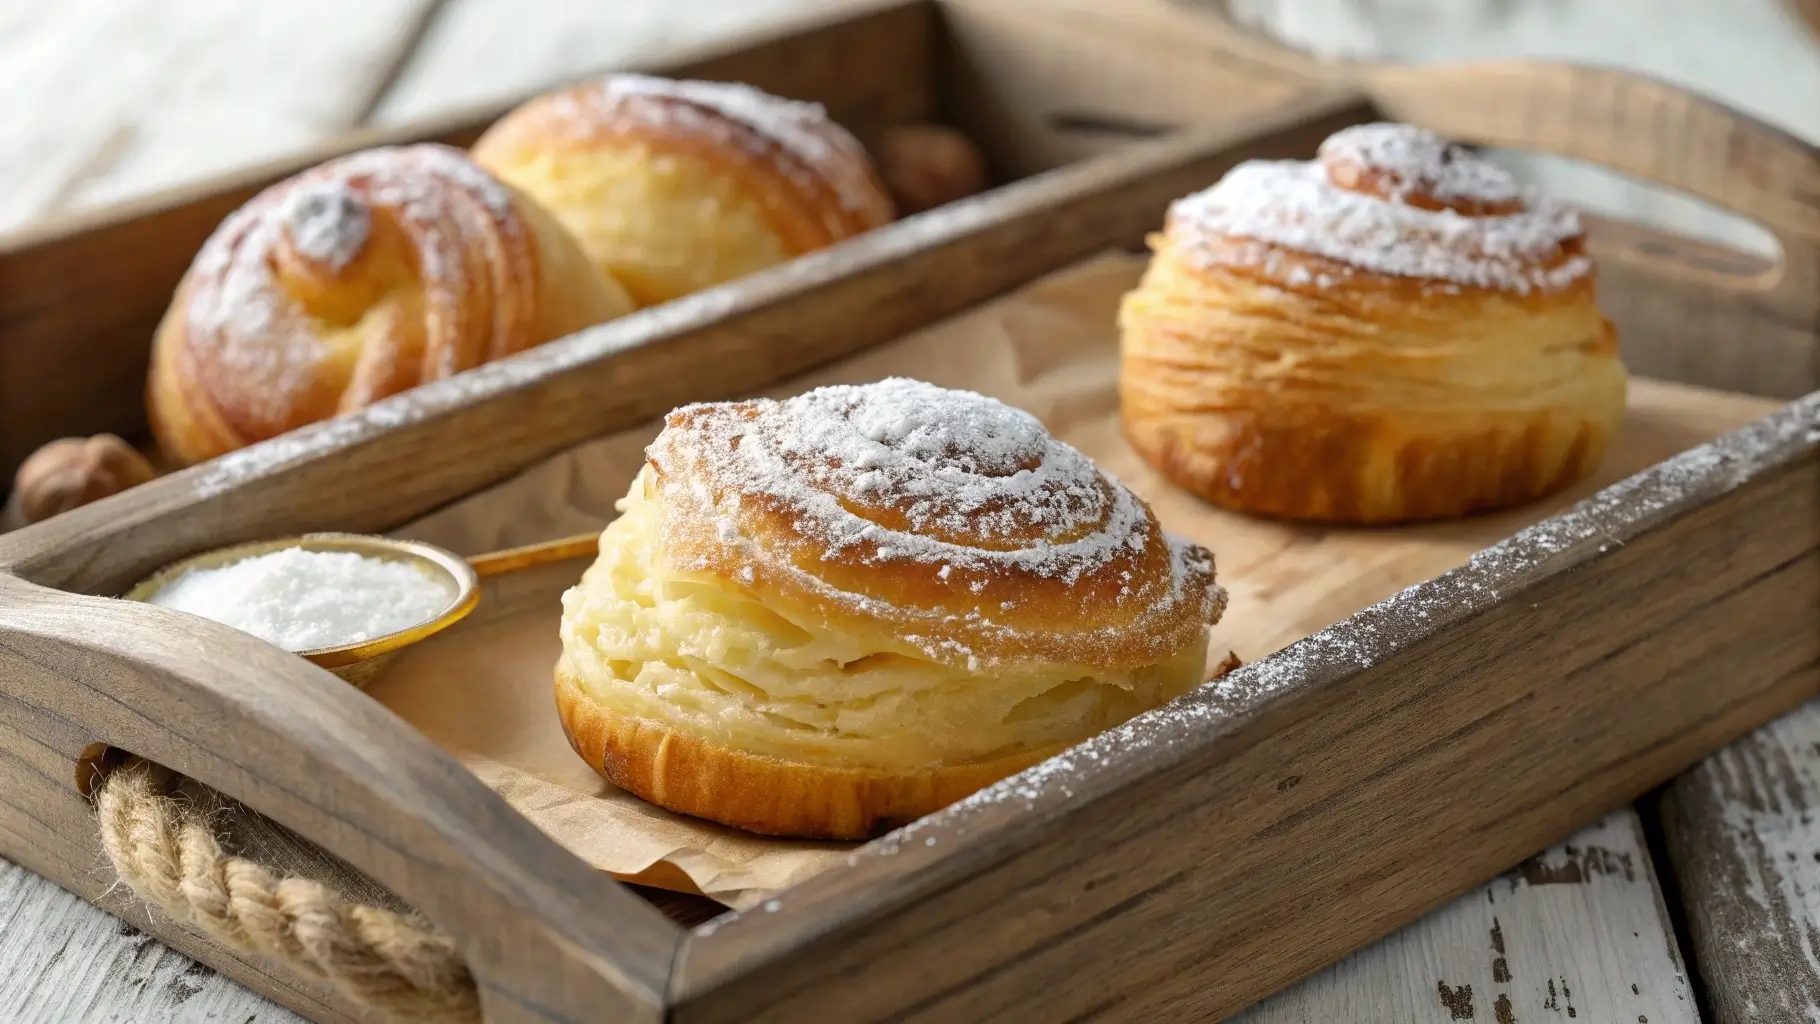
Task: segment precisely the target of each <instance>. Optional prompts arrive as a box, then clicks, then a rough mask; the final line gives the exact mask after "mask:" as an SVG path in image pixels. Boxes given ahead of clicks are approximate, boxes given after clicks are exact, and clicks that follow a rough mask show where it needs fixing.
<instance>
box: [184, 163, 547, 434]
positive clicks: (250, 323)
mask: <svg viewBox="0 0 1820 1024" xmlns="http://www.w3.org/2000/svg"><path fill="white" fill-rule="evenodd" d="M381 211H383V214H382V215H384V216H387V217H389V218H391V219H392V220H393V221H394V222H395V223H397V224H398V225H399V226H400V227H401V228H402V229H403V232H404V235H405V237H406V238H407V239H408V241H409V242H410V244H411V247H412V251H413V253H414V256H415V259H416V261H417V266H416V267H415V268H414V269H415V270H416V273H417V277H418V279H419V280H420V281H421V282H422V286H423V294H424V297H425V301H424V303H423V314H422V315H423V316H424V318H425V320H426V323H425V332H424V333H425V335H426V343H427V344H426V345H425V349H426V352H427V353H429V356H430V357H429V358H427V359H426V360H425V365H424V368H423V370H424V375H425V377H426V378H427V379H436V378H437V377H439V376H445V375H448V374H450V373H454V372H457V371H459V370H461V369H465V368H466V367H467V366H468V365H472V363H473V361H474V360H475V357H476V356H477V355H478V356H482V357H484V356H486V355H490V354H493V353H495V352H497V351H500V350H501V349H504V350H507V351H509V350H511V349H512V348H513V347H514V345H515V343H514V342H513V341H512V340H511V339H512V338H514V337H516V336H517V334H518V333H519V332H522V331H524V330H527V329H528V327H529V320H528V317H529V314H530V311H531V310H530V305H531V304H530V302H529V301H528V299H527V300H526V301H522V302H513V303H495V306H496V308H499V309H501V310H508V311H515V314H516V315H515V316H514V317H513V318H510V319H505V318H502V319H500V320H499V322H494V321H492V320H477V319H476V318H473V317H463V316H461V315H460V312H459V309H458V308H457V307H458V304H459V303H460V302H462V301H463V298H462V297H463V296H465V295H468V294H470V293H475V292H478V293H481V294H486V293H488V292H492V293H495V294H497V293H499V292H501V291H505V290H511V289H530V288H533V287H535V280H534V278H533V277H532V275H531V274H529V273H528V272H521V268H524V267H527V266H529V265H530V264H529V261H530V259H531V256H530V252H529V244H530V243H529V239H528V236H527V234H526V231H525V228H524V226H523V225H522V223H521V222H520V221H519V219H518V217H517V214H516V212H515V211H514V209H513V207H512V200H511V197H510V194H509V193H508V192H507V191H506V190H505V188H504V187H503V186H501V185H500V184H499V183H498V182H497V181H495V180H494V179H493V178H492V177H490V176H489V175H488V174H487V173H486V172H485V171H483V170H481V169H480V168H479V167H478V166H477V165H475V164H473V163H472V162H471V161H469V160H468V159H467V158H466V157H465V156H464V155H463V154H461V153H460V152H459V151H457V150H454V149H451V148H449V147H446V146H438V145H418V146H408V147H385V148H381V149H374V150H368V151H365V152H361V153H355V154H352V155H350V156H347V157H343V158H341V159H338V160H333V161H330V162H328V163H326V164H323V165H322V166H320V167H318V168H315V169H313V170H310V171H306V172H304V173H303V174H301V175H298V176H297V177H295V178H291V179H289V180H287V181H284V182H280V183H279V184H277V185H274V186H272V187H271V188H269V189H267V190H266V191H264V192H262V193H260V194H259V195H258V196H256V197H254V198H253V200H252V201H250V202H249V203H247V205H246V206H244V207H242V208H241V209H240V210H238V211H236V212H235V213H234V214H233V215H231V216H230V217H228V219H227V220H225V221H223V222H222V224H221V226H220V227H219V228H218V229H216V231H215V233H214V234H213V235H211V236H210V238H209V240H208V241H207V242H206V243H205V244H204V245H203V247H202V250H201V251H200V252H199V253H198V254H197V256H196V260H195V262H194V264H193V265H192V266H191V268H190V272H189V275H188V277H187V278H186V288H187V299H186V305H185V310H184V312H185V315H186V316H187V327H188V330H187V331H186V333H185V343H186V345H187V347H188V350H189V354H190V356H191V357H192V358H193V359H194V360H195V361H196V362H197V363H198V365H199V368H200V372H198V373H196V374H195V375H194V376H195V378H196V380H197V381H198V383H199V384H200V385H201V386H202V387H203V388H205V389H207V391H208V396H209V398H210V399H212V400H213V401H214V402H215V404H216V406H217V407H218V409H219V410H220V412H221V414H222V415H223V417H224V418H225V419H226V420H227V421H228V422H229V423H230V424H232V425H233V426H234V428H235V429H236V430H237V431H238V432H239V433H241V434H242V435H243V436H244V437H245V438H246V439H248V440H260V439H262V438H265V437H270V436H272V435H275V434H279V433H282V432H284V431H286V430H288V429H290V428H292V427H295V426H297V425H299V419H300V417H302V416H305V415H306V414H304V413H302V412H300V405H301V403H302V402H303V399H304V397H305V396H306V395H308V394H309V393H310V390H311V389H312V388H314V387H316V386H318V385H319V383H320V379H319V376H318V373H317V366H318V363H319V361H320V360H321V359H323V358H325V357H326V355H327V353H326V352H325V351H324V349H323V347H322V343H321V341H320V338H319V332H320V330H321V328H320V327H319V325H318V324H317V322H316V321H315V318H314V317H313V316H312V315H311V314H310V312H309V311H308V309H306V308H305V306H304V305H303V304H302V303H301V302H299V301H298V300H297V299H295V298H293V297H292V295H291V291H290V289H289V287H287V285H286V283H285V282H286V281H287V280H296V279H298V277H299V276H307V275H315V276H326V277H327V278H330V279H333V278H336V277H338V276H339V275H341V274H342V273H343V272H346V271H348V270H349V267H350V266H351V264H352V263H353V261H354V259H355V257H357V256H358V255H359V253H360V251H361V250H362V248H363V247H364V246H365V245H366V244H367V241H368V239H369V238H370V236H371V233H372V222H373V218H374V217H375V216H376V215H381ZM469 247H475V248H478V249H479V250H480V251H481V252H483V253H485V254H486V256H487V257H488V258H487V259H485V260H481V261H475V260H471V259H469V258H467V256H466V253H467V252H468V248H469ZM477 270H478V271H480V274H479V275H478V276H477V274H476V271H477ZM329 283H330V282H328V281H324V282H318V283H317V285H316V287H326V286H328V284H329ZM476 330H478V331H484V332H487V333H488V335H489V337H487V338H485V339H483V340H482V341H481V343H479V344H465V343H459V344H458V343H451V342H452V341H453V335H454V334H456V333H461V332H469V331H476ZM516 347H522V343H521V342H520V343H516ZM317 400H318V401H320V396H318V398H317Z"/></svg>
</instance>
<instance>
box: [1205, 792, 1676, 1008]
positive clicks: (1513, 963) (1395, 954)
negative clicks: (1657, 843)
mask: <svg viewBox="0 0 1820 1024" xmlns="http://www.w3.org/2000/svg"><path fill="white" fill-rule="evenodd" d="M1568 1017H1577V1018H1579V1019H1580V1020H1585V1021H1611V1022H1619V1021H1623V1022H1629V1021H1648V1022H1649V1024H1699V1021H1700V1014H1699V1011H1698V1010H1697V1009H1696V1007H1695V1003H1694V997H1693V994H1692V992H1691V991H1690V987H1689V984H1688V980H1687V974H1686V972H1685V970H1683V968H1682V961H1681V953H1680V950H1679V949H1678V948H1677V947H1676V944H1675V936H1674V929H1673V927H1672V926H1671V925H1670V923H1669V919H1668V913H1667V908H1666V907H1665V906H1664V904H1663V902H1662V894H1661V892H1660V890H1659V889H1658V888H1657V885H1656V875H1655V871H1654V870H1653V868H1652V867H1651V865H1650V859H1649V850H1648V847H1647V846H1646V844H1645V842H1644V839H1643V831H1642V826H1641V823H1640V822H1639V821H1638V820H1637V815H1636V813H1635V812H1634V811H1631V810H1629V809H1625V810H1623V811H1619V812H1618V813H1616V814H1612V815H1610V816H1609V817H1607V818H1605V819H1604V820H1603V821H1600V822H1599V823H1598V824H1595V825H1593V826H1591V827H1589V828H1586V829H1582V830H1581V831H1580V832H1579V833H1577V834H1576V835H1575V836H1574V837H1573V838H1572V839H1569V840H1567V841H1566V842H1565V843H1562V844H1559V845H1556V846H1553V847H1551V848H1549V849H1548V850H1547V851H1546V852H1545V853H1542V854H1540V855H1538V856H1535V857H1532V858H1530V859H1529V860H1527V861H1524V862H1523V864H1522V865H1521V866H1519V867H1518V868H1516V869H1514V870H1512V871H1508V872H1505V873H1504V874H1503V875H1500V876H1499V877H1497V878H1495V879H1493V880H1492V881H1490V882H1487V883H1486V884H1484V885H1482V886H1480V887H1479V888H1478V889H1476V890H1474V891H1472V892H1470V893H1467V894H1466V895H1464V896H1462V897H1460V898H1459V899H1457V900H1455V901H1453V902H1452V903H1450V904H1448V905H1447V906H1445V907H1442V908H1441V909H1440V910H1437V911H1435V912H1434V913H1432V914H1430V915H1428V916H1427V917H1425V918H1423V919H1422V920H1421V921H1418V922H1417V923H1415V924H1412V925H1410V926H1409V927H1407V928H1405V929H1403V930H1402V931H1400V932H1398V933H1396V934H1395V935H1392V936H1390V937H1389V938H1387V939H1384V940H1382V941H1380V942H1377V943H1375V944H1373V945H1371V946H1367V947H1366V948H1364V949H1362V950H1360V951H1358V952H1357V953H1354V954H1353V955H1351V956H1349V957H1347V958H1346V959H1344V960H1342V961H1340V962H1339V963H1337V964H1334V965H1333V966H1332V967H1330V968H1328V969H1327V970H1325V971H1322V972H1321V973H1319V974H1317V975H1314V976H1313V977H1311V978H1307V979H1305V980H1303V981H1301V982H1299V983H1297V984H1296V985H1294V986H1292V987H1290V988H1288V989H1286V990H1284V991H1283V992H1280V993H1278V994H1276V995H1274V996H1272V997H1270V998H1269V999H1266V1000H1265V1001H1264V1002H1262V1003H1259V1004H1258V1005H1257V1006H1254V1007H1252V1008H1251V1009H1250V1010H1247V1011H1245V1012H1244V1013H1241V1014H1239V1015H1238V1016H1237V1017H1234V1018H1232V1024H1326V1022H1329V1021H1402V1022H1407V1024H1431V1022H1432V1024H1443V1022H1447V1021H1457V1020H1478V1021H1493V1022H1496V1024H1518V1022H1523V1021H1552V1020H1556V1019H1560V1018H1568Z"/></svg>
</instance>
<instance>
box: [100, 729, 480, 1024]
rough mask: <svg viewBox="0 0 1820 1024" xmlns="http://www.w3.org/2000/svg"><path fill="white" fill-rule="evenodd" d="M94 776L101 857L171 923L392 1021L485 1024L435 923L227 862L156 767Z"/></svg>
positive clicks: (246, 863)
mask: <svg viewBox="0 0 1820 1024" xmlns="http://www.w3.org/2000/svg"><path fill="white" fill-rule="evenodd" d="M108 760H111V758H108ZM84 763H85V764H87V763H91V762H87V761H85V762H84ZM96 774H98V775H99V776H100V781H99V786H98V788H97V789H96V791H95V811H96V819H97V823H98V825H99V831H100V837H101V849H102V851H103V852H104V853H106V854H107V859H108V862H109V863H110V864H111V865H112V866H113V869H114V872H115V874H116V875H118V876H119V879H120V882H121V883H122V884H124V885H125V886H126V887H127V888H128V889H130V890H132V892H133V894H134V895H136V896H138V897H139V898H140V899H142V900H144V901H145V902H146V903H148V904H150V905H152V906H153V907H156V908H157V909H158V910H159V911H161V912H162V913H164V914H165V915H166V916H168V917H170V918H172V919H174V920H176V921H179V922H182V923H183V924H186V925H189V926H191V927H194V928H196V929H198V930H200V931H202V932H203V933H205V934H207V935H208V936H209V937H210V938H212V939H214V940H215V941H216V942H219V943H221V944H223V945H225V946H228V947H231V948H233V949H236V950H238V951H240V952H242V953H246V954H250V955H252V956H258V957H263V958H265V959H267V960H269V961H272V962H273V963H275V964H278V965H280V966H282V967H284V968H286V969H288V970H290V971H292V972H294V973H296V974H299V975H302V976H304V977H309V978H315V979H318V980H321V981H325V982H327V983H329V984H330V985H333V986H334V987H335V988H336V989H337V990H339V991H340V992H341V993H342V995H344V996H346V997H347V998H348V999H349V1000H350V1001H351V1002H353V1003H355V1004H357V1005H359V1006H360V1007H362V1008H363V1009H367V1010H371V1011H375V1012H377V1013H378V1014H381V1015H383V1016H384V1017H386V1018H389V1019H397V1020H436V1021H478V1020H480V997H479V993H478V991H477V989H476V987H475V984H474V976H473V975H472V974H471V973H469V971H468V965H467V963H466V961H464V960H463V959H462V958H461V955H460V954H459V953H458V952H456V950H455V944H454V942H453V941H452V940H450V939H449V938H448V936H446V935H444V934H443V933H442V932H440V931H439V930H437V929H436V928H435V926H433V925H431V924H430V923H429V922H427V921H424V920H422V919H421V918H418V917H416V916H415V915H412V914H402V913H399V912H397V911H394V910H390V909H387V908H384V907H375V906H367V905H362V904H357V903H351V902H349V901H348V900H346V899H343V898H342V896H341V895H340V894H339V893H337V892H335V891H333V890H332V889H330V888H329V887H328V886H327V885H324V884H323V883H321V882H319V881H316V880H315V879H311V878H304V877H298V876H285V875H282V874H280V873H279V872H276V871H274V870H272V869H270V868H267V867H266V866H264V865H262V864H259V863H258V862H256V861H254V860H251V859H248V858H246V857H242V856H238V855H235V854H231V853H228V852H226V851H225V850H223V849H222V844H221V842H220V840H219V839H218V838H217V837H216V834H215V829H214V826H213V824H211V822H210V820H209V813H208V810H207V808H206V807H204V806H201V805H199V804H198V803H196V802H195V801H187V800H181V799H179V798H178V797H176V796H174V795H172V794H171V793H170V792H169V791H168V790H169V787H170V785H171V783H173V782H174V781H175V780H174V777H173V776H172V774H171V773H170V772H169V771H168V770H167V769H164V768H161V767H159V766H157V765H154V764H152V763H151V762H149V761H143V760H140V759H137V758H132V759H128V760H127V761H126V763H124V764H121V765H120V766H119V767H117V768H114V769H113V770H111V771H109V770H106V769H105V768H104V767H101V766H99V765H98V766H97V767H96Z"/></svg>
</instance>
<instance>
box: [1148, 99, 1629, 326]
mask: <svg viewBox="0 0 1820 1024" xmlns="http://www.w3.org/2000/svg"><path fill="white" fill-rule="evenodd" d="M1320 156H1321V159H1320V160H1318V161H1313V162H1304V161H1292V160H1284V161H1262V160H1253V161H1248V162H1246V163H1243V164H1240V165H1239V166H1237V167H1235V168H1233V169H1232V171H1231V172H1229V173H1228V174H1227V175H1226V176H1225V177H1224V178H1223V179H1221V180H1220V182H1219V183H1218V184H1216V185H1214V186H1213V187H1212V188H1209V189H1207V190H1205V191H1202V192H1199V193H1196V194H1195V195H1192V196H1189V197H1187V198H1185V199H1181V200H1178V201H1177V202H1176V203H1175V204H1174V205H1173V206H1171V207H1170V211H1169V226H1168V230H1169V233H1170V235H1171V237H1172V238H1174V239H1175V240H1177V242H1178V243H1179V244H1183V245H1184V246H1185V247H1186V248H1187V249H1188V250H1189V252H1190V257H1191V259H1197V260H1200V261H1203V262H1205V263H1208V264H1219V265H1239V266H1262V265H1263V264H1264V263H1266V262H1267V261H1268V260H1269V259H1270V256H1271V254H1270V253H1269V251H1268V247H1269V246H1277V247H1280V248H1283V249H1289V250H1294V251H1296V252H1301V253H1307V254H1311V255H1315V256H1322V257H1326V258H1327V259H1330V260H1335V261H1338V262H1339V263H1342V264H1345V265H1348V266H1351V267H1354V268H1357V269H1360V270H1365V271H1370V272H1375V273H1379V274H1387V275H1393V276H1398V277H1409V278H1418V279H1426V280H1434V281H1442V282H1451V283H1453V284H1457V285H1466V286H1471V287H1478V288H1488V289H1497V290H1502V291H1509V292H1515V293H1519V294H1526V293H1528V292H1531V291H1535V290H1540V291H1553V290H1559V289H1562V288H1566V287H1568V286H1570V285H1572V284H1574V283H1575V282H1577V281H1579V280H1581V279H1582V278H1585V277H1586V276H1588V275H1589V274H1591V273H1592V269H1593V267H1592V261H1591V260H1590V259H1588V258H1587V257H1586V256H1585V255H1584V254H1582V253H1581V252H1580V251H1579V246H1580V241H1581V239H1582V237H1583V229H1582V227H1581V224H1580V218H1579V217H1578V216H1577V215H1576V214H1575V213H1574V211H1573V210H1571V209H1569V208H1567V207H1565V206H1562V205H1560V204H1559V203H1556V202H1553V201H1551V200H1549V199H1547V198H1544V197H1541V196H1537V195H1530V194H1526V193H1524V192H1523V190H1521V189H1520V188H1518V186H1517V184H1516V182H1515V180H1514V179H1512V178H1511V177H1510V175H1509V174H1508V173H1506V172H1505V171H1504V170H1503V169H1502V168H1500V167H1498V166H1497V165H1496V164H1493V163H1492V162H1490V161H1489V160H1486V159H1485V158H1484V157H1482V156H1480V155H1478V154H1476V153H1473V152H1471V151H1469V150H1466V149H1464V148H1462V147H1459V146H1455V145H1452V144H1450V143H1447V142H1445V141H1444V140H1441V139H1440V138H1438V137H1437V136H1435V135H1433V134H1432V133H1430V132H1426V131H1423V130H1422V129H1419V128H1414V127H1411V126H1408V125H1386V124H1377V125H1363V126H1359V127H1356V128H1351V129H1348V130H1346V131H1342V132H1339V133H1338V134H1336V135H1334V136H1333V137H1331V138H1330V139H1328V141H1327V142H1326V143H1325V144H1323V145H1322V147H1321V154H1320ZM1486 209H1491V210H1494V211H1499V212H1492V213H1483V212H1481V211H1483V210H1486ZM1504 211H1508V212H1504ZM1233 240H1250V241H1254V242H1258V243H1263V245H1261V246H1246V245H1233V244H1230V243H1231V241H1233ZM1214 242H1219V243H1221V244H1210V243H1214Z"/></svg>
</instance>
